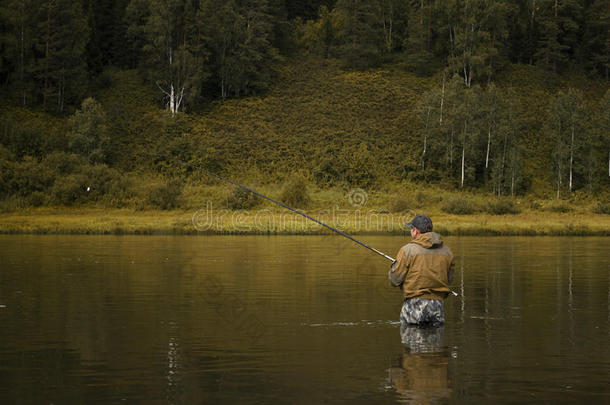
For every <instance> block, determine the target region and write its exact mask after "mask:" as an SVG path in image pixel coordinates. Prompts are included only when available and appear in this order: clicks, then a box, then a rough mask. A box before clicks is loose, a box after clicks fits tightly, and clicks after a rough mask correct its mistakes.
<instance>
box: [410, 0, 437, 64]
mask: <svg viewBox="0 0 610 405" xmlns="http://www.w3.org/2000/svg"><path fill="white" fill-rule="evenodd" d="M431 3H432V1H431V0H428V1H426V0H420V1H415V2H413V1H410V2H408V3H407V4H408V7H409V9H408V16H409V17H408V24H407V26H408V35H407V38H406V39H405V41H404V45H403V46H404V48H405V52H406V63H407V67H408V68H409V69H410V70H413V71H415V72H417V73H418V74H430V73H431V71H432V68H433V58H434V55H433V53H432V51H431V42H432V33H431V24H432V23H431V14H432V12H431V7H432V4H431Z"/></svg>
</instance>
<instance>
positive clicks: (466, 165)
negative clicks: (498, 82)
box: [446, 79, 480, 188]
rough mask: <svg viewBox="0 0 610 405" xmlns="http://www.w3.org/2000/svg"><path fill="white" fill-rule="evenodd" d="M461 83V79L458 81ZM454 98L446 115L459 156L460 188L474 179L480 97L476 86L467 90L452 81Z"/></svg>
mask: <svg viewBox="0 0 610 405" xmlns="http://www.w3.org/2000/svg"><path fill="white" fill-rule="evenodd" d="M459 80H460V81H461V79H459ZM452 84H453V87H454V90H453V91H454V92H455V93H454V96H453V99H452V104H453V106H452V108H450V110H449V111H450V112H449V113H448V114H446V115H447V116H448V117H447V118H448V121H450V122H451V126H452V130H451V137H452V139H451V143H452V144H453V142H454V139H455V142H456V145H455V146H456V147H457V148H458V150H457V153H458V154H459V160H460V166H459V174H458V177H459V184H460V188H463V187H464V186H465V185H466V182H467V181H472V180H474V178H475V166H476V162H475V161H474V158H475V157H476V153H477V138H478V134H479V122H478V120H479V119H480V116H479V113H478V111H479V110H480V97H479V95H478V92H479V88H478V86H473V88H467V87H466V86H465V85H464V84H463V83H456V82H455V81H453V83H452Z"/></svg>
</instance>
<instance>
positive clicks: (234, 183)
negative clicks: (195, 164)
mask: <svg viewBox="0 0 610 405" xmlns="http://www.w3.org/2000/svg"><path fill="white" fill-rule="evenodd" d="M199 169H200V170H201V171H202V172H204V173H205V174H207V175H208V176H211V177H216V178H217V179H220V180H223V181H226V182H227V183H231V184H233V185H234V186H237V187H241V188H243V189H244V190H248V191H249V192H251V193H252V194H255V195H257V196H259V197H262V198H264V199H266V200H269V201H271V202H273V203H275V204H277V205H279V206H281V207H284V208H286V209H288V210H290V211H292V212H294V213H295V214H299V215H301V216H303V217H305V218H307V219H309V220H312V221H313V222H315V223H317V224H320V225H322V226H323V227H325V228H328V229H330V230H331V231H333V232H336V233H338V234H339V235H341V236H345V237H346V238H348V239H351V240H353V241H354V242H356V243H357V244H359V245H361V246H364V247H365V248H367V249H369V250H371V251H373V252H375V253H377V254H378V255H380V256H383V257H385V258H386V259H388V260H389V261H391V262H395V261H396V260H395V259H394V258H393V257H391V256H388V255H386V254H385V253H383V252H380V251H379V250H377V249H375V248H374V247H371V246H369V245H367V244H366V243H364V242H361V241H359V240H358V239H356V238H354V237H353V236H351V235H348V234H347V233H345V232H343V231H340V230H339V229H336V228H333V227H332V226H330V225H326V224H325V223H324V222H322V221H319V220H317V219H315V218H313V217H310V216H309V215H307V214H305V213H304V212H301V211H299V210H297V209H294V208H292V207H290V206H288V205H286V204H284V203H283V202H281V201H277V200H274V199H273V198H271V197H267V196H266V195H264V194H261V193H259V192H258V191H256V190H253V189H251V188H250V187H247V186H244V185H243V184H240V183H237V182H235V181H233V180H230V179H227V178H225V177H222V176H219V175H218V174H216V173H212V172H209V171H207V170H205V169H202V168H199Z"/></svg>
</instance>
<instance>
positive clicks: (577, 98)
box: [548, 89, 590, 198]
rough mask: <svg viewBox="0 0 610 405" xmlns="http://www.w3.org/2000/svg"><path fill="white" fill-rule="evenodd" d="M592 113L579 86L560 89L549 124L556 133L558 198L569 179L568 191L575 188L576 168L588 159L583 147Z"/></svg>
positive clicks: (555, 160)
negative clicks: (583, 152)
mask: <svg viewBox="0 0 610 405" xmlns="http://www.w3.org/2000/svg"><path fill="white" fill-rule="evenodd" d="M588 115H589V114H588V110H587V107H586V106H585V104H584V100H583V95H582V92H581V91H579V90H575V89H569V90H568V92H567V93H564V92H561V91H560V92H559V93H558V94H557V95H556V96H555V97H554V99H553V101H552V103H551V107H550V114H549V118H548V128H549V129H550V131H551V133H553V135H554V136H555V150H554V153H553V160H554V165H555V170H556V175H557V177H556V178H557V180H556V184H557V198H559V197H560V195H561V189H562V188H563V187H564V185H565V184H566V183H567V189H568V191H569V192H570V193H571V192H572V191H573V189H574V187H575V184H574V179H575V169H577V168H580V167H581V166H582V165H583V163H584V157H583V156H582V155H581V152H582V147H583V145H586V144H587V142H588V141H589V138H590V134H589V131H588V128H587V122H588Z"/></svg>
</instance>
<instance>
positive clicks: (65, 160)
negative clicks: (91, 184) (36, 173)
mask: <svg viewBox="0 0 610 405" xmlns="http://www.w3.org/2000/svg"><path fill="white" fill-rule="evenodd" d="M42 164H43V165H44V166H45V167H46V168H48V169H49V170H51V171H53V172H55V173H57V174H70V173H74V172H76V171H78V170H79V169H80V168H82V167H83V166H86V165H87V161H86V160H85V159H84V158H83V157H82V156H80V155H76V154H74V153H66V152H52V153H49V154H48V155H47V156H46V157H45V158H44V160H43V161H42Z"/></svg>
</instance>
